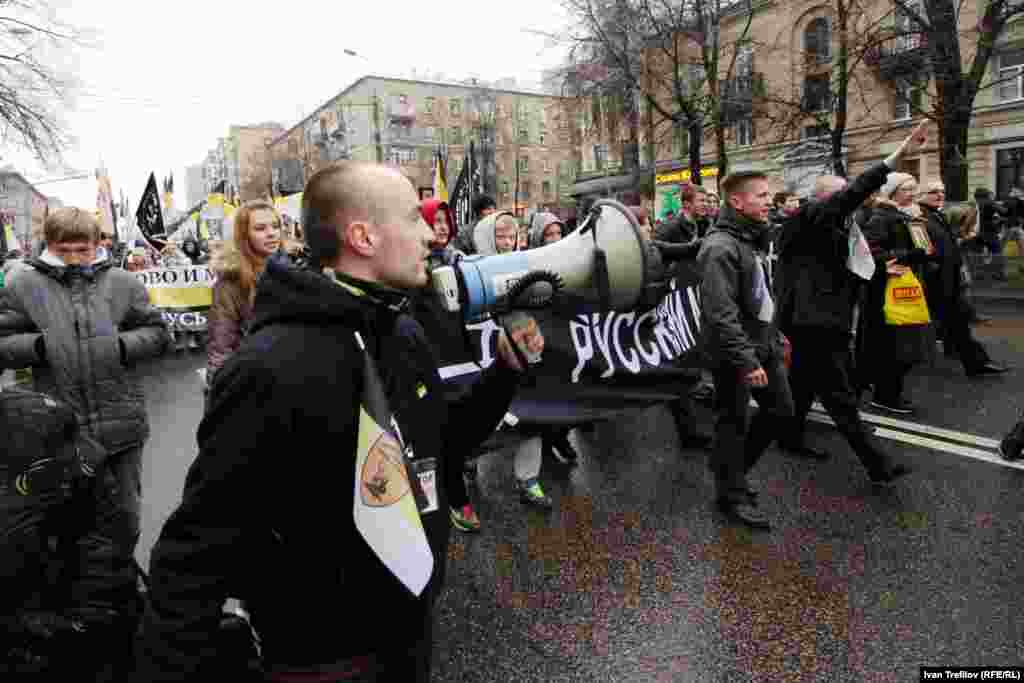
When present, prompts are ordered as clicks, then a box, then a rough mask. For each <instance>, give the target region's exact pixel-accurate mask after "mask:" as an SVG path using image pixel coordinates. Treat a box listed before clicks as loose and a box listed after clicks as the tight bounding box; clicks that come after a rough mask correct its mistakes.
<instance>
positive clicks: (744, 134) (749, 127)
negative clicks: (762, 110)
mask: <svg viewBox="0 0 1024 683" xmlns="http://www.w3.org/2000/svg"><path fill="white" fill-rule="evenodd" d="M733 135H735V136H736V144H737V145H738V146H740V147H748V146H750V145H752V144H754V120H753V119H740V120H739V121H737V122H736V125H735V126H733Z"/></svg>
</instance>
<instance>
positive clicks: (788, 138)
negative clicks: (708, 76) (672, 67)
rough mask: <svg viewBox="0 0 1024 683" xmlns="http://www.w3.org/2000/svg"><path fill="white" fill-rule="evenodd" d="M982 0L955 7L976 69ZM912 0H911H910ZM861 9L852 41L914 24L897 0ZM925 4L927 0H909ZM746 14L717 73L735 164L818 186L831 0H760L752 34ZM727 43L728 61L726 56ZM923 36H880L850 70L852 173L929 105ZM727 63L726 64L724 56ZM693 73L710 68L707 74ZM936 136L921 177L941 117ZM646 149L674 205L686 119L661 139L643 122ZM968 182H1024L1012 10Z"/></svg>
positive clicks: (935, 173) (824, 163)
mask: <svg viewBox="0 0 1024 683" xmlns="http://www.w3.org/2000/svg"><path fill="white" fill-rule="evenodd" d="M983 3H984V0H965V1H964V2H963V3H962V4H961V6H960V9H959V17H958V21H959V27H960V36H959V40H960V47H961V55H962V60H963V63H964V65H965V67H964V69H965V71H968V70H969V69H970V60H971V59H972V58H973V55H974V52H975V49H976V46H977V41H978V40H979V38H980V36H981V35H982V33H981V32H979V30H978V22H979V16H980V14H981V13H982V11H983V9H984V4H983ZM904 4H906V3H904ZM847 6H848V7H849V6H852V7H854V8H855V9H856V10H857V12H859V15H858V16H859V19H858V21H857V23H855V24H854V25H853V26H852V28H851V29H850V30H849V31H848V35H849V36H851V42H853V43H854V45H853V47H856V41H857V40H860V39H862V37H863V36H864V35H865V33H864V32H863V31H864V29H863V27H864V26H872V25H877V26H881V27H883V28H884V27H889V28H892V29H894V33H896V32H899V31H900V30H901V29H902V30H907V29H909V27H911V26H912V25H913V24H912V22H911V20H910V19H909V17H908V15H907V13H906V12H905V11H903V10H902V9H901V8H900V7H899V6H897V5H896V3H894V2H893V0H859V1H853V0H848V2H847ZM910 7H911V9H912V10H916V11H918V12H924V3H923V0H916V2H915V3H911V5H910ZM746 21H747V15H746V14H742V15H741V14H737V15H735V16H733V17H729V18H726V19H724V20H723V25H722V39H721V44H722V45H723V46H725V50H727V51H728V50H733V49H735V50H736V51H737V54H736V65H735V69H734V71H733V74H732V76H733V77H732V78H731V79H728V80H727V79H726V78H725V76H726V74H719V78H720V79H721V80H720V82H719V83H720V89H721V92H722V94H723V112H722V113H723V117H724V120H725V121H726V122H727V124H728V128H727V131H726V143H727V145H726V148H727V150H728V156H729V170H731V171H736V170H744V169H751V168H757V169H761V170H765V171H766V172H768V173H770V174H772V175H773V176H774V177H776V178H777V179H778V180H777V183H776V184H777V187H778V189H783V188H785V189H788V190H791V191H795V192H797V193H798V194H800V195H803V196H806V195H808V194H809V193H810V191H811V188H812V186H813V183H814V179H815V178H816V177H817V176H819V175H821V174H822V173H828V172H831V161H830V159H831V157H830V138H829V137H828V136H827V133H828V128H827V127H823V126H822V125H821V124H822V122H823V121H830V120H832V117H834V113H830V112H832V111H833V109H834V106H833V105H834V102H835V100H834V97H833V93H834V92H835V91H836V84H837V82H838V80H837V79H838V78H839V76H838V73H837V70H838V68H839V67H838V64H837V58H836V57H837V52H838V46H839V38H838V35H837V17H836V12H835V3H831V2H821V1H820V0H786V1H785V2H783V1H782V0H760V1H758V0H755V4H754V9H753V16H752V17H751V18H750V28H749V33H748V35H747V38H746V40H743V41H740V40H737V38H738V37H739V35H740V33H741V31H742V30H743V26H744V25H745V24H746ZM731 56H732V54H731V52H729V53H726V54H725V55H724V58H723V60H722V61H723V63H728V62H729V61H730V59H729V58H730V57H731ZM929 62H930V60H929V55H928V50H927V46H926V45H925V44H924V41H923V40H922V38H921V37H920V36H917V35H898V36H895V37H892V38H890V39H888V40H886V41H884V42H883V43H882V44H881V45H880V46H878V47H877V48H876V49H875V50H874V51H871V52H869V53H868V54H867V55H866V57H865V58H864V59H863V60H860V61H859V62H858V63H857V65H856V66H855V67H853V68H852V69H850V70H849V73H850V92H849V97H848V103H847V115H848V121H847V126H846V135H845V138H844V146H843V157H844V162H845V165H846V167H847V170H848V173H849V174H850V175H851V176H852V175H856V174H858V173H860V172H861V171H863V170H864V169H866V168H867V167H868V166H870V165H871V164H873V163H877V162H878V161H879V160H881V159H882V158H884V157H885V156H887V155H888V154H889V153H891V152H892V151H893V150H894V149H895V147H896V146H897V145H898V144H899V141H901V140H902V139H903V138H904V137H905V136H906V135H907V134H908V133H909V131H910V128H911V127H912V125H913V124H914V123H915V122H916V121H918V120H920V118H919V117H920V116H921V113H922V112H926V113H933V114H934V111H935V105H936V103H935V102H934V101H933V100H932V99H931V97H933V96H934V94H935V80H934V75H933V69H932V68H931V65H930V63H929ZM723 68H724V67H723ZM697 78H699V79H701V80H703V74H698V75H697ZM932 130H933V133H932V137H931V143H930V144H929V145H928V146H927V147H926V148H925V149H924V150H923V151H922V153H921V154H920V155H918V156H917V157H916V158H913V159H908V160H906V161H905V162H904V166H903V169H902V170H905V171H907V172H909V173H912V174H913V175H915V176H917V177H918V178H919V179H921V178H938V177H939V175H940V165H939V157H938V154H937V143H938V129H937V126H935V127H933V129H932ZM641 138H642V141H641V149H643V148H644V147H645V146H647V144H648V143H651V144H650V147H651V148H653V149H654V157H655V160H656V164H655V167H656V175H655V183H656V188H655V189H656V191H655V205H656V210H657V211H658V212H659V215H661V214H663V213H664V212H665V211H666V210H667V207H671V206H673V197H674V194H675V193H676V192H677V189H678V184H679V182H682V181H685V180H687V179H688V176H689V170H688V169H687V168H686V167H687V166H688V163H687V160H686V158H685V157H686V150H687V148H688V138H687V134H686V132H685V131H677V132H675V133H674V134H672V135H669V136H661V137H660V138H658V139H654V137H653V136H651V135H650V132H649V130H648V129H646V128H643V129H642V130H641ZM702 151H703V157H702V164H703V168H702V175H703V176H704V182H705V184H707V183H708V180H713V179H715V178H717V176H718V169H717V167H716V157H715V146H714V137H713V134H712V132H711V131H710V130H709V131H707V132H706V134H705V136H704V140H703V147H702ZM966 163H967V164H968V168H969V172H968V192H969V193H973V191H974V189H975V188H978V187H987V188H990V189H993V190H995V191H996V192H997V193H998V194H999V195H1000V196H1005V195H1006V193H1007V192H1008V191H1009V188H1010V187H1012V186H1013V185H1017V184H1022V182H1024V17H1022V18H1019V19H1017V20H1014V21H1012V22H1011V23H1010V25H1009V26H1008V27H1007V30H1006V31H1004V32H1003V34H1002V35H1000V36H998V37H997V38H996V50H995V54H994V55H993V58H992V60H991V62H990V65H989V70H988V73H987V74H986V75H985V79H984V82H983V83H982V89H981V91H980V92H979V94H978V97H977V99H976V100H975V106H974V111H973V120H972V125H971V129H970V132H969V143H968V153H967V155H966Z"/></svg>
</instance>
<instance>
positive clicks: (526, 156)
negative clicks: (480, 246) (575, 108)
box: [269, 76, 576, 214]
mask: <svg viewBox="0 0 1024 683" xmlns="http://www.w3.org/2000/svg"><path fill="white" fill-rule="evenodd" d="M565 107H566V101H565V100H564V98H561V97H557V96H553V95H549V94H544V93H541V92H529V91H525V90H516V89H514V82H512V81H503V82H502V81H499V82H498V83H495V84H493V85H492V84H486V85H485V84H478V83H475V82H474V83H444V82H432V81H421V80H412V79H398V78H383V77H376V76H365V77H363V78H360V79H359V80H357V81H356V82H355V83H353V84H352V85H350V86H349V87H348V88H346V89H345V90H343V91H341V92H340V93H338V94H337V95H335V96H334V97H332V98H331V99H330V100H328V101H327V102H325V103H324V104H323V105H322V106H320V107H319V108H317V109H316V111H314V112H313V113H311V114H310V115H309V116H308V117H306V118H305V119H304V120H303V121H301V122H300V123H298V124H297V125H295V126H294V127H292V128H291V129H290V130H288V131H287V132H284V133H282V134H281V135H279V136H277V137H276V138H274V139H273V140H272V141H271V142H270V145H269V155H270V157H271V159H272V166H273V169H274V182H275V185H276V187H277V188H278V191H279V192H280V193H282V194H289V193H292V192H297V191H300V190H301V189H302V187H303V185H304V184H305V181H306V179H307V178H309V176H310V175H312V174H313V173H314V172H316V170H317V169H319V168H321V167H323V166H324V165H326V164H329V163H331V162H333V161H337V160H340V159H357V160H365V161H378V162H381V163H385V164H388V165H391V166H393V167H395V168H397V169H399V170H400V171H401V172H402V173H403V174H404V175H405V176H406V177H408V178H409V180H410V181H411V182H412V183H413V186H414V187H416V188H417V190H418V191H419V193H420V195H421V196H427V195H428V194H429V193H430V192H432V188H433V184H434V155H435V153H436V150H438V149H442V150H444V152H445V153H446V154H447V157H448V178H447V182H448V187H449V189H452V187H453V186H454V184H455V180H456V178H457V177H458V174H459V171H460V170H461V168H462V164H463V160H464V158H465V155H466V153H467V152H468V149H469V143H470V141H471V140H473V141H474V143H475V146H476V150H477V153H478V158H479V159H480V162H481V166H482V167H483V168H484V169H485V183H486V185H487V186H488V187H487V189H488V191H490V192H493V193H494V194H495V199H496V200H497V202H498V204H499V206H500V207H501V208H504V209H508V210H513V209H517V211H518V213H520V214H523V213H525V212H527V211H528V210H530V209H532V208H534V207H537V206H544V207H550V208H561V209H563V210H567V209H568V207H569V206H571V204H572V202H571V200H570V198H569V194H568V191H569V187H570V185H571V184H572V183H573V181H574V179H575V175H576V161H575V155H576V146H575V145H574V144H573V136H572V126H571V121H570V118H571V117H570V116H569V115H568V114H567V112H566V110H565ZM517 169H518V174H517ZM517 176H518V192H517Z"/></svg>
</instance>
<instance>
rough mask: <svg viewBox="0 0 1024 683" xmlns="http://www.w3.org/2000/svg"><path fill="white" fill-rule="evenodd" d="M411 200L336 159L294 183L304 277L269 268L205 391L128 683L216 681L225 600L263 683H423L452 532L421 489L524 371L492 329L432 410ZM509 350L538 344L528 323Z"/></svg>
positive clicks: (422, 236)
mask: <svg viewBox="0 0 1024 683" xmlns="http://www.w3.org/2000/svg"><path fill="white" fill-rule="evenodd" d="M418 205H419V202H418V198H417V196H416V191H415V189H414V188H413V186H412V184H411V183H410V182H409V181H408V180H407V179H405V177H404V176H402V175H401V174H400V173H399V172H397V171H395V170H392V169H390V168H387V167H385V166H382V165H374V164H369V163H364V162H342V163H339V164H335V165H331V166H328V167H327V168H325V169H322V170H320V171H318V172H317V173H315V174H314V175H313V176H312V177H311V178H310V180H309V182H308V183H307V185H306V188H305V191H304V193H303V214H304V215H305V216H306V217H307V219H308V220H307V221H305V228H306V240H307V244H308V246H309V248H310V250H311V252H312V254H313V256H312V258H313V259H314V261H313V262H314V263H316V264H317V267H316V268H310V269H299V268H296V267H295V266H294V265H293V264H292V263H290V262H289V261H288V260H287V259H286V258H285V257H284V256H283V255H275V256H274V257H272V258H271V259H270V260H269V261H268V263H267V267H266V271H265V273H264V275H263V277H261V278H260V280H259V282H258V284H257V290H258V294H257V296H256V308H255V312H254V317H253V322H252V329H251V331H250V334H249V335H248V336H247V337H246V338H245V339H244V340H243V342H242V344H241V346H240V347H239V348H238V351H237V352H236V353H235V354H234V355H232V356H231V357H230V358H229V359H228V360H227V362H226V363H225V364H224V366H223V367H222V368H221V370H220V372H219V373H218V374H217V376H216V378H215V380H214V384H213V388H212V391H211V396H210V410H209V411H208V413H207V414H206V415H205V417H204V418H203V421H202V423H201V424H200V426H199V431H198V442H199V449H200V450H199V455H198V457H197V458H196V460H195V462H194V463H193V464H192V467H191V469H190V471H189V475H188V478H187V479H186V482H185V490H184V494H183V497H182V502H181V505H180V506H179V507H178V508H177V509H176V510H175V511H174V513H172V515H171V516H170V518H169V519H168V521H167V523H166V524H165V525H164V528H163V530H162V532H161V534H160V538H159V540H158V541H157V543H156V545H155V547H154V549H153V554H152V558H151V563H150V568H151V571H150V582H151V585H152V587H151V589H150V591H149V605H148V608H147V611H146V615H145V618H144V619H143V623H142V626H141V628H140V631H139V637H138V641H137V648H136V653H137V657H136V659H137V662H138V671H137V679H136V680H140V681H147V682H149V683H160V682H161V681H176V682H177V681H207V680H216V678H217V672H218V670H219V663H218V662H217V661H216V659H217V655H218V651H217V648H216V647H214V646H212V645H211V644H212V643H213V642H214V638H215V635H216V633H217V628H218V623H219V620H220V616H221V606H222V603H223V601H224V599H225V597H226V596H228V595H229V594H230V595H236V596H237V597H239V598H240V599H243V600H244V601H245V604H246V605H247V607H248V609H249V611H250V613H251V617H252V624H253V626H254V627H255V630H256V632H257V633H258V635H259V642H260V646H261V651H262V659H263V667H264V669H265V672H266V680H268V681H272V682H283V681H298V680H302V681H312V680H319V681H328V680H330V681H335V680H365V681H382V682H383V681H410V682H421V681H428V680H429V679H430V668H431V655H432V649H433V640H432V635H431V633H432V628H433V606H434V603H435V601H436V599H437V597H438V595H439V594H440V590H441V588H442V587H443V583H444V573H445V560H446V557H447V548H448V539H449V535H450V525H449V521H448V518H447V516H446V515H445V514H444V513H440V514H439V513H438V511H439V510H445V509H446V506H447V505H448V501H447V498H446V494H445V489H444V487H443V486H435V485H434V482H435V481H444V470H445V467H447V464H448V463H447V454H448V453H451V452H465V451H466V450H469V449H472V448H474V447H475V446H476V445H477V444H479V443H480V442H482V441H483V440H484V439H486V438H487V437H488V436H489V435H490V433H491V432H492V431H493V428H494V425H496V424H497V423H498V422H499V421H500V420H501V418H502V416H503V415H504V414H505V413H506V412H507V410H508V406H509V404H510V402H511V399H512V397H513V395H514V393H515V390H516V387H517V385H518V382H519V377H520V373H519V371H520V370H521V367H520V366H519V363H518V361H517V360H516V357H515V353H514V352H513V351H512V349H511V347H510V346H509V344H508V341H507V340H506V338H505V337H504V335H501V336H499V343H498V360H497V361H496V363H495V365H494V366H493V367H492V368H489V369H488V370H486V371H484V373H483V377H482V378H481V379H480V380H479V383H478V384H477V385H476V386H475V387H474V389H473V390H472V392H471V393H470V394H469V395H468V396H467V397H466V398H465V399H464V400H463V401H462V402H460V403H459V404H457V405H449V404H448V403H447V402H446V401H445V400H444V398H443V396H444V389H443V387H442V381H441V378H440V376H439V375H438V369H437V364H436V361H435V359H434V355H433V351H432V349H431V347H430V346H429V344H428V342H427V341H426V339H425V338H424V332H423V329H422V327H420V325H419V324H418V323H417V322H416V321H415V320H414V319H413V318H412V317H410V316H409V315H408V314H407V313H406V306H407V294H408V293H411V292H415V291H418V290H420V289H421V288H423V287H424V286H425V285H426V284H427V281H428V275H427V272H426V267H425V266H426V257H427V254H428V243H429V241H430V240H431V238H432V233H431V231H430V229H429V227H428V226H427V225H426V224H425V223H424V222H423V220H422V218H421V216H420V213H419V211H418ZM254 222H258V221H256V219H254ZM236 225H237V224H236ZM516 341H518V342H519V343H521V344H523V345H524V346H525V347H526V348H528V350H529V351H530V352H531V353H540V352H541V351H542V349H543V337H542V336H541V335H540V334H539V332H538V331H536V328H535V327H534V328H533V331H531V330H529V329H525V328H524V330H522V331H521V332H520V333H519V334H517V335H516ZM385 403H386V404H387V405H384V404H385ZM389 413H390V419H389V417H388V414H389ZM357 456H358V457H359V458H360V459H365V467H363V468H362V469H361V470H360V471H359V472H358V473H357V472H356V466H355V463H356V462H357ZM410 470H411V471H412V474H409V473H408V472H409V471H410ZM407 493H408V494H410V495H405V494H407ZM420 494H422V495H420ZM417 502H418V504H417ZM417 510H421V511H420V512H417ZM356 511H358V512H356ZM365 515H376V516H375V517H372V518H371V519H377V520H380V521H379V522H378V523H377V524H374V523H373V522H372V521H371V522H368V523H366V524H364V523H363V520H364V519H365ZM424 536H425V537H426V541H425V542H424ZM424 553H425V554H424ZM325 615H326V616H329V617H331V618H329V619H328V620H327V621H326V622H325V620H324V617H325Z"/></svg>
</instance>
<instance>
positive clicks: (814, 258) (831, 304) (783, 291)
mask: <svg viewBox="0 0 1024 683" xmlns="http://www.w3.org/2000/svg"><path fill="white" fill-rule="evenodd" d="M888 173H889V168H888V167H887V166H886V165H885V164H878V165H877V166H874V167H872V168H870V169H868V170H867V171H866V172H865V173H863V174H861V175H860V176H858V177H857V178H856V179H855V180H854V181H853V183H852V184H850V185H849V186H848V187H847V188H846V189H845V190H842V191H841V192H836V193H835V194H833V195H832V196H831V197H829V198H828V199H827V200H825V201H823V202H818V201H814V202H810V203H808V204H805V205H804V206H802V207H800V210H799V211H798V212H797V213H796V214H795V215H794V216H793V217H792V218H790V219H789V220H787V221H786V222H785V223H783V227H782V234H781V236H780V238H779V243H778V247H779V267H778V271H777V272H778V274H777V276H776V288H777V291H778V294H779V326H780V327H781V328H782V330H783V332H785V331H787V330H790V329H791V328H793V327H817V328H824V329H829V330H833V331H836V332H840V333H843V334H852V333H853V323H854V317H853V311H854V308H855V307H856V305H857V304H858V303H859V302H860V301H861V298H862V292H863V290H864V285H865V284H866V283H865V282H864V280H861V279H860V278H859V277H858V276H856V275H854V274H853V273H851V272H850V270H849V269H848V268H847V260H848V259H849V256H850V229H849V228H850V226H849V219H850V216H851V214H853V212H854V211H855V210H856V209H857V207H859V206H860V205H861V204H862V203H863V202H864V200H865V199H867V198H868V197H869V196H870V195H871V193H873V192H875V191H876V190H878V188H880V187H881V186H882V185H883V184H884V183H885V177H886V175H888Z"/></svg>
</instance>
